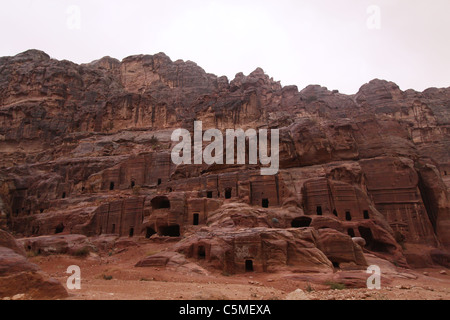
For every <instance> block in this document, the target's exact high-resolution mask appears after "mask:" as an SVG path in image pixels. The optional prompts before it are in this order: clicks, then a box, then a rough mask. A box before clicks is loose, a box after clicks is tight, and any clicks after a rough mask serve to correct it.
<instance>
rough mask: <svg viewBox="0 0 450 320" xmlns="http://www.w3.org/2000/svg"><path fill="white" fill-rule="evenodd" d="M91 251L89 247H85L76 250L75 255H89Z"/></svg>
mask: <svg viewBox="0 0 450 320" xmlns="http://www.w3.org/2000/svg"><path fill="white" fill-rule="evenodd" d="M90 252H91V251H90V250H89V248H88V247H83V248H81V249H78V250H76V251H75V252H74V253H73V255H74V256H75V257H86V256H87V255H89V253H90Z"/></svg>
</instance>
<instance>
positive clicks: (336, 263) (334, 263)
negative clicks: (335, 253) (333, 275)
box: [332, 261, 341, 269]
mask: <svg viewBox="0 0 450 320" xmlns="http://www.w3.org/2000/svg"><path fill="white" fill-rule="evenodd" d="M332 263H333V268H335V269H340V268H341V267H340V265H339V262H336V261H332Z"/></svg>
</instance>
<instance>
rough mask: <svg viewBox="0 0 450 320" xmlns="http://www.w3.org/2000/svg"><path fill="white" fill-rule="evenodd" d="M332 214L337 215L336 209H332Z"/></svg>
mask: <svg viewBox="0 0 450 320" xmlns="http://www.w3.org/2000/svg"><path fill="white" fill-rule="evenodd" d="M333 214H334V215H335V216H336V217H337V216H338V213H337V211H336V209H334V210H333Z"/></svg>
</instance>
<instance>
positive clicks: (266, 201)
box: [262, 199, 269, 208]
mask: <svg viewBox="0 0 450 320" xmlns="http://www.w3.org/2000/svg"><path fill="white" fill-rule="evenodd" d="M262 207H263V208H268V207H269V199H262Z"/></svg>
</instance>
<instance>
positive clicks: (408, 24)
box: [0, 0, 450, 94]
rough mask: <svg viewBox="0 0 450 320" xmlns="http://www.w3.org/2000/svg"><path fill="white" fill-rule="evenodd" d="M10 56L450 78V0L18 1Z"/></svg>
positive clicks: (415, 85)
mask: <svg viewBox="0 0 450 320" xmlns="http://www.w3.org/2000/svg"><path fill="white" fill-rule="evenodd" d="M0 8H1V9H0V27H1V29H2V33H1V36H0V41H1V46H0V56H10V55H16V54H18V53H20V52H23V51H25V50H28V49H39V50H42V51H45V52H47V53H48V54H49V55H50V56H52V57H53V58H56V59H59V60H62V59H66V60H70V61H73V62H76V63H88V62H91V61H93V60H97V59H99V58H101V57H103V56H111V57H114V58H117V59H119V60H122V59H123V58H125V57H127V56H129V55H135V54H155V53H158V52H164V53H166V54H167V55H168V56H169V57H170V58H171V59H172V60H173V61H175V60H178V59H182V60H185V61H186V60H191V61H194V62H196V63H197V64H198V65H199V66H200V67H202V68H203V69H204V70H205V71H206V72H208V73H214V74H216V75H218V76H222V75H226V76H227V77H228V78H229V80H232V79H233V78H234V76H235V74H236V73H238V72H243V73H244V74H249V73H250V72H252V71H253V70H255V69H256V68H257V67H261V68H263V69H264V71H265V72H266V73H267V74H268V75H269V76H271V77H273V78H274V80H276V81H281V84H282V85H283V86H286V85H292V84H294V85H297V86H298V88H299V89H300V90H301V89H303V88H304V87H306V86H307V85H309V84H319V85H322V86H325V87H328V89H330V90H333V89H338V90H339V91H340V92H343V93H347V94H353V93H356V92H357V91H358V89H359V88H360V87H361V86H362V85H363V84H364V83H367V82H368V81H370V80H372V79H374V78H380V79H385V80H389V81H393V82H395V83H397V84H398V85H399V86H400V88H401V89H402V90H407V89H409V88H412V89H415V90H418V91H423V90H424V89H426V88H429V87H449V86H450V76H449V74H450V59H449V57H450V44H449V41H448V39H449V38H450V19H448V17H447V16H448V13H449V12H450V1H448V0H432V1H419V0H373V1H366V0H314V1H313V0H311V1H295V0H291V1H289V0H280V1H276V2H275V1H243V0H241V1H234V0H231V1H230V0H227V1H201V0H197V1H186V0H185V1H141V0H131V1H111V0H109V1H105V0H96V1H85V0H79V1H77V0H72V1H66V0H16V1H13V2H8V3H5V2H2V3H1V7H0Z"/></svg>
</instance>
